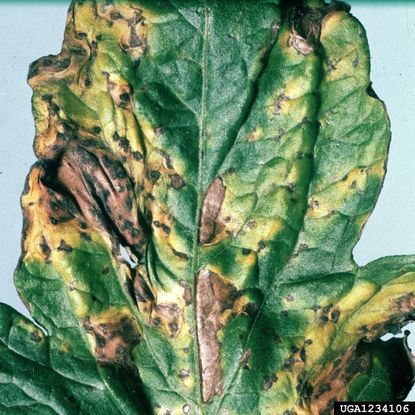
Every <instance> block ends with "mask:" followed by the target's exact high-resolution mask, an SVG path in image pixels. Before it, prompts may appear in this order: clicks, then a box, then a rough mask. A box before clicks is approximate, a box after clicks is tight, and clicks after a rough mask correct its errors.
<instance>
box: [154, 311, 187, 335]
mask: <svg viewBox="0 0 415 415" xmlns="http://www.w3.org/2000/svg"><path fill="white" fill-rule="evenodd" d="M150 322H151V324H152V325H153V326H155V327H157V328H159V329H160V330H162V331H163V332H164V333H166V334H167V335H168V336H169V337H171V338H174V337H176V336H177V335H178V334H179V331H180V329H181V326H182V324H183V315H182V310H181V309H180V307H179V306H178V305H177V304H175V303H160V304H157V305H156V306H155V307H154V308H153V310H152V312H151V317H150Z"/></svg>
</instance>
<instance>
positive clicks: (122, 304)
mask: <svg viewBox="0 0 415 415" xmlns="http://www.w3.org/2000/svg"><path fill="white" fill-rule="evenodd" d="M369 67H370V56H369V50H368V45H367V40H366V35H365V31H364V29H363V27H362V26H361V24H360V23H359V22H358V21H357V20H356V19H355V18H354V17H353V16H352V15H351V14H350V13H349V7H348V6H347V5H346V4H345V3H342V2H337V1H333V2H331V3H330V4H326V3H325V2H323V1H311V0H310V1H303V2H289V1H282V2H278V1H277V0H275V1H274V0H269V1H265V0H264V1H263V0H259V1H253V0H243V1H240V0H238V1H236V0H232V1H226V2H220V1H217V0H206V1H203V2H202V1H197V0H191V1H184V0H169V1H167V0H166V1H165V0H157V1H154V0H152V1H150V0H148V1H147V0H135V1H132V0H131V1H116V0H113V1H106V2H99V1H92V0H86V1H80V0H79V1H74V2H73V4H72V6H71V8H70V10H69V13H68V22H67V27H66V32H65V40H64V43H63V48H62V52H61V53H60V54H59V55H57V56H48V57H45V58H41V59H39V60H38V61H36V62H34V63H33V64H32V65H31V67H30V71H29V84H30V85H31V87H32V88H33V113H34V118H35V123H36V138H35V146H34V148H35V152H36V155H37V157H38V159H39V161H38V162H37V163H36V164H35V166H34V167H33V168H32V170H31V172H30V173H29V177H28V179H27V184H26V188H25V191H24V194H23V196H22V206H23V212H24V235H23V252H22V257H21V260H20V263H19V266H18V268H17V271H16V275H15V278H16V286H17V289H18V291H19V293H20V295H21V297H22V299H23V301H24V302H25V303H26V305H27V307H28V309H29V311H30V312H31V315H32V316H33V318H34V320H35V321H36V323H38V325H39V326H35V325H34V324H32V323H31V322H29V321H27V320H26V319H25V318H23V317H22V316H19V315H18V314H17V313H16V312H15V311H13V310H11V309H10V308H8V307H7V306H4V305H2V306H1V308H0V328H1V330H0V335H1V343H0V344H1V346H0V347H1V354H0V359H1V360H0V379H1V382H0V413H5V414H9V413H13V414H18V413H19V414H20V413H21V414H25V413H31V414H32V413H39V414H49V413H51V414H52V413H58V414H103V415H108V414H114V415H116V414H139V415H140V414H145V415H147V414H158V415H179V414H199V415H202V414H203V415H218V414H220V415H236V414H237V415H245V414H246V415H248V414H249V415H251V414H253V415H255V414H260V415H267V414H269V415H271V414H272V415H275V414H284V415H290V414H304V415H305V414H328V413H330V412H331V410H332V408H333V403H334V401H335V400H345V399H349V400H368V399H371V400H373V399H378V400H389V399H403V398H404V397H405V394H406V393H407V392H408V390H409V388H410V387H411V385H412V383H413V379H414V375H413V364H412V359H411V358H410V356H409V354H408V353H407V351H406V349H405V348H404V346H403V344H402V342H401V341H400V340H392V341H389V342H386V343H385V342H383V341H382V340H378V339H379V338H380V337H381V336H382V335H383V334H384V333H386V332H387V331H389V330H393V329H395V328H397V327H400V326H402V325H403V324H405V322H407V321H409V320H410V319H411V318H413V315H414V309H415V257H414V256H397V257H389V258H383V259H380V260H377V261H374V262H372V263H370V264H368V265H366V266H364V267H359V266H358V265H357V264H356V263H355V262H354V260H353V256H352V250H353V247H354V246H355V244H356V243H357V241H358V239H359V236H360V234H361V232H362V230H363V227H364V224H365V223H366V221H367V219H368V218H369V215H370V213H371V212H372V210H373V208H374V205H375V203H376V199H377V197H378V194H379V191H380V189H381V186H382V182H383V177H384V173H385V163H386V158H387V152H388V146H389V140H390V129H389V121H388V117H387V114H386V110H385V108H384V105H383V103H382V102H381V101H380V100H379V99H378V98H377V97H376V95H375V93H374V92H373V89H372V87H371V82H370V79H369ZM398 361H399V363H398ZM395 369H396V370H397V369H399V375H398V377H397V375H396V373H395ZM402 379H404V382H403V384H402V385H401V383H400V380H402ZM11 411H13V412H11Z"/></svg>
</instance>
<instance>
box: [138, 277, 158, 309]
mask: <svg viewBox="0 0 415 415" xmlns="http://www.w3.org/2000/svg"><path fill="white" fill-rule="evenodd" d="M133 288H134V296H135V300H136V302H137V306H138V308H139V310H140V311H141V312H142V313H145V314H146V315H149V313H150V312H151V308H152V306H153V304H154V301H155V298H154V295H153V292H152V291H151V288H150V287H149V285H148V284H147V282H146V279H145V278H144V276H143V275H142V274H141V273H140V272H139V271H138V270H137V271H136V275H135V277H134V283H133Z"/></svg>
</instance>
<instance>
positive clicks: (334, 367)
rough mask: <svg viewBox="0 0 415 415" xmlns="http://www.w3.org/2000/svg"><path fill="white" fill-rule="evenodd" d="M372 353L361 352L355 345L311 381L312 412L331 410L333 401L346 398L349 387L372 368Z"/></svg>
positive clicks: (310, 400) (310, 402)
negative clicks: (355, 379) (360, 375)
mask: <svg viewBox="0 0 415 415" xmlns="http://www.w3.org/2000/svg"><path fill="white" fill-rule="evenodd" d="M370 364H371V362H370V354H369V353H367V352H364V353H360V352H358V351H356V348H355V347H352V348H350V349H349V350H348V351H347V352H346V353H345V354H344V355H343V356H340V357H339V358H337V359H334V360H333V361H331V362H330V363H329V364H328V366H327V367H326V368H325V369H324V370H322V371H321V373H320V374H319V375H318V376H317V377H316V378H314V379H313V380H311V381H310V382H309V385H310V389H311V390H312V392H311V394H310V396H309V397H308V400H309V401H308V404H307V406H309V407H310V409H311V413H313V414H321V413H324V412H325V411H327V412H330V411H331V409H332V403H333V402H334V401H340V400H342V399H345V398H346V394H347V388H348V386H349V384H350V383H351V382H352V380H353V379H354V378H355V377H356V376H357V375H358V374H360V373H364V372H367V371H368V370H369V368H370Z"/></svg>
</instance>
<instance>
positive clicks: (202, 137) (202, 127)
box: [191, 0, 210, 414]
mask: <svg viewBox="0 0 415 415" xmlns="http://www.w3.org/2000/svg"><path fill="white" fill-rule="evenodd" d="M203 3H204V17H205V19H204V31H203V47H202V56H201V71H202V89H201V98H200V113H199V138H198V141H199V143H198V148H199V154H198V157H199V164H198V178H197V204H196V218H195V226H194V232H193V247H192V264H191V275H193V293H192V296H193V299H192V304H193V316H194V317H193V330H194V333H196V336H195V341H194V342H193V352H194V356H196V358H197V362H195V363H196V364H195V370H196V376H195V377H196V379H197V380H198V382H197V384H198V385H199V388H198V401H199V402H200V403H201V404H202V402H203V399H202V396H203V393H202V385H203V380H202V375H201V374H202V368H201V361H200V345H199V333H198V328H197V295H196V287H197V271H198V268H199V265H200V264H199V253H200V249H199V233H200V229H199V223H200V219H201V213H202V206H203V199H204V198H203V195H204V186H203V185H204V183H203V178H204V156H205V153H206V152H205V151H204V150H205V143H206V94H207V90H208V47H209V26H210V14H209V9H208V6H207V3H206V0H204V2H203ZM200 410H201V413H202V414H203V409H202V405H200Z"/></svg>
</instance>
